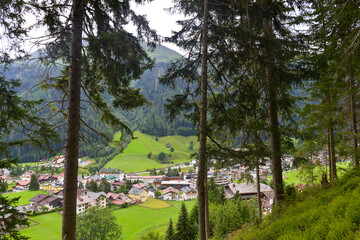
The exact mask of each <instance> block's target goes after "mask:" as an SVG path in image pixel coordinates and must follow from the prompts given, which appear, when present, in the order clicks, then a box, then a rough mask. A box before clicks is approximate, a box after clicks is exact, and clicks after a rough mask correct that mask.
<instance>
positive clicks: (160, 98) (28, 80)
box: [5, 45, 195, 162]
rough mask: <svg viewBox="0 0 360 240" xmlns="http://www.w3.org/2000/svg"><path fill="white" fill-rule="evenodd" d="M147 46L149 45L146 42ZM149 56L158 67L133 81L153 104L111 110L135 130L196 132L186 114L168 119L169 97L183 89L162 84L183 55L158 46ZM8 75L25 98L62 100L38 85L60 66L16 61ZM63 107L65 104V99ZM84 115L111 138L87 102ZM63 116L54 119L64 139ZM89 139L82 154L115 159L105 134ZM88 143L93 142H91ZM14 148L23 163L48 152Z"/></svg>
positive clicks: (159, 133)
mask: <svg viewBox="0 0 360 240" xmlns="http://www.w3.org/2000/svg"><path fill="white" fill-rule="evenodd" d="M144 47H145V48H146V46H145V45H144ZM149 55H150V57H152V58H154V59H155V67H154V68H153V69H152V70H148V71H146V72H145V73H144V74H143V75H142V77H141V78H140V79H138V80H136V81H134V83H133V86H134V87H135V88H140V89H141V93H142V94H143V95H144V96H145V97H146V98H147V99H148V101H149V102H150V105H146V106H143V107H140V108H138V109H134V110H131V111H127V112H125V111H122V110H117V109H113V110H112V111H113V112H114V113H115V115H116V116H117V117H119V118H120V119H121V120H123V121H124V122H126V123H127V124H128V126H130V127H131V129H132V130H137V129H138V130H140V131H141V132H144V133H147V134H151V135H155V136H166V135H170V134H171V135H174V134H178V135H193V134H194V133H195V131H194V130H193V129H192V124H191V123H190V122H188V121H187V120H185V119H184V118H183V117H181V116H180V117H179V118H177V119H176V121H175V122H174V123H170V121H169V120H168V118H167V117H168V116H167V113H166V109H165V106H164V103H165V101H166V98H168V97H170V96H172V95H173V94H176V93H177V92H179V91H181V89H170V88H168V87H165V86H162V85H160V84H159V80H158V79H159V77H160V76H161V75H162V74H163V73H164V72H165V71H166V69H167V66H168V64H169V62H170V61H172V60H175V59H177V58H179V57H181V55H180V54H178V53H176V52H175V51H173V50H170V49H168V48H166V47H164V46H158V47H157V48H156V49H155V50H154V51H150V52H149ZM5 74H6V78H7V79H10V78H13V79H20V80H21V82H22V86H21V87H19V88H18V89H17V91H18V93H19V95H20V96H22V97H25V98H28V99H44V101H45V103H47V102H50V101H60V100H61V99H63V98H62V96H61V94H60V93H59V92H57V91H56V90H54V89H48V90H44V89H42V88H40V86H39V84H40V83H41V81H42V80H41V79H45V78H47V77H55V76H60V75H61V72H60V68H59V67H52V68H45V67H44V66H41V65H39V64H35V62H34V61H32V64H31V65H25V64H20V63H14V64H13V65H12V66H10V67H9V69H8V70H7V71H6V73H5ZM104 98H105V100H107V101H108V102H109V103H110V102H111V98H110V97H109V96H104ZM52 104H55V103H52ZM64 106H66V102H65V103H64ZM53 114H54V113H53V112H51V111H50V110H49V109H46V110H43V111H42V112H40V113H39V115H40V116H41V117H45V118H50V117H51V116H52V115H53ZM81 115H82V117H83V118H84V119H85V121H86V122H87V123H88V125H89V126H90V127H92V128H94V129H96V130H97V131H99V132H104V133H105V134H106V135H108V136H110V137H111V136H113V134H114V130H113V129H111V128H110V127H109V126H108V125H106V124H104V123H102V122H100V121H99V118H100V115H99V114H98V113H97V112H96V111H94V109H92V108H91V107H90V106H88V105H87V104H86V103H84V104H83V105H82V112H81ZM61 118H62V116H60V115H59V116H56V117H55V118H52V120H53V122H59V124H60V125H61V127H59V129H58V131H59V133H60V135H61V137H62V139H65V125H64V124H65V121H64V120H62V119H61ZM116 130H118V129H116ZM83 131H84V132H85V131H88V132H91V131H89V129H83ZM20 137H21V134H19V133H12V134H11V135H10V139H18V138H20ZM87 138H88V139H87V140H88V141H87V142H88V144H84V143H82V144H81V146H80V157H84V156H89V157H93V158H97V157H102V156H109V155H111V156H110V158H109V159H112V158H113V157H114V156H115V155H116V154H117V153H118V152H115V149H114V148H113V147H112V146H110V145H108V143H107V142H106V140H105V139H104V138H103V137H101V136H99V135H97V134H95V133H91V134H88V136H87ZM89 142H90V143H91V144H89ZM63 146H64V141H62V142H60V143H58V144H56V145H55V146H54V148H55V149H58V151H61V149H62V147H63ZM93 147H95V148H93ZM12 151H13V155H15V156H19V160H20V162H30V161H36V160H38V159H40V158H42V157H44V154H45V153H44V152H41V151H39V150H38V149H33V148H32V147H31V146H25V147H23V148H16V149H13V150H12ZM112 154H115V155H112ZM46 157H50V156H46Z"/></svg>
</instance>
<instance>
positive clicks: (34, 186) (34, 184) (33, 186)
mask: <svg viewBox="0 0 360 240" xmlns="http://www.w3.org/2000/svg"><path fill="white" fill-rule="evenodd" d="M39 189H40V184H39V181H38V178H37V176H36V174H32V175H31V177H30V184H29V190H30V191H37V190H39Z"/></svg>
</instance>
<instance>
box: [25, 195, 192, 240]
mask: <svg viewBox="0 0 360 240" xmlns="http://www.w3.org/2000/svg"><path fill="white" fill-rule="evenodd" d="M159 202H161V201H160V200H155V201H151V203H150V204H149V205H150V206H153V207H159V206H161V205H162V206H164V208H160V209H152V208H149V207H141V206H131V207H128V208H123V209H118V210H114V211H113V214H114V215H115V216H116V218H117V223H118V224H119V225H121V227H122V236H123V239H124V240H126V239H138V238H140V237H141V236H142V235H143V234H146V233H147V232H149V231H153V230H156V231H160V230H161V229H165V230H166V228H164V226H167V224H168V223H169V219H170V218H172V220H173V221H174V222H176V220H177V218H178V216H179V212H180V210H179V208H180V206H181V204H182V203H183V202H174V201H171V202H168V203H167V202H163V203H159ZM194 204H195V200H193V201H186V202H185V205H186V207H187V209H188V212H190V210H191V208H192V207H193V206H194ZM30 219H31V220H33V221H36V222H38V223H39V224H37V225H35V224H34V225H32V226H31V227H29V228H26V229H23V230H21V234H23V235H24V236H28V237H31V239H33V240H43V239H49V240H52V239H54V240H55V239H60V236H61V215H60V214H59V213H57V212H54V213H49V214H44V215H40V216H35V217H31V218H30ZM161 231H162V230H161Z"/></svg>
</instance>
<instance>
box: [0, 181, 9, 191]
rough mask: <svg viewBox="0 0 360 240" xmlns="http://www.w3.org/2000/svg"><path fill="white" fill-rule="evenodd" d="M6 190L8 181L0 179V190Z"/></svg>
mask: <svg viewBox="0 0 360 240" xmlns="http://www.w3.org/2000/svg"><path fill="white" fill-rule="evenodd" d="M7 191H8V183H7V181H6V180H5V179H1V180H0V192H1V193H4V192H7Z"/></svg>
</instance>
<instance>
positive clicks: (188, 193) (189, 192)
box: [180, 187, 197, 200]
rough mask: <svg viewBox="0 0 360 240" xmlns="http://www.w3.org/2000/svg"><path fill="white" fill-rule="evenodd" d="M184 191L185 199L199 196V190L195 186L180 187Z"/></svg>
mask: <svg viewBox="0 0 360 240" xmlns="http://www.w3.org/2000/svg"><path fill="white" fill-rule="evenodd" d="M180 191H182V192H183V199H184V200H192V199H196V198H197V191H196V189H195V188H190V187H183V188H181V189H180Z"/></svg>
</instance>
